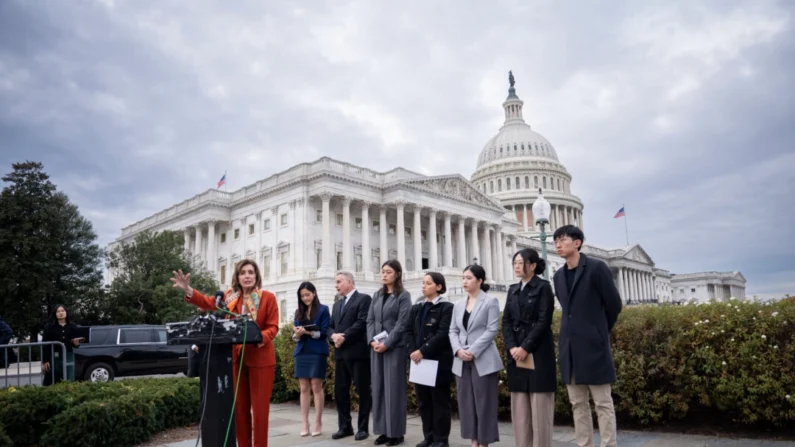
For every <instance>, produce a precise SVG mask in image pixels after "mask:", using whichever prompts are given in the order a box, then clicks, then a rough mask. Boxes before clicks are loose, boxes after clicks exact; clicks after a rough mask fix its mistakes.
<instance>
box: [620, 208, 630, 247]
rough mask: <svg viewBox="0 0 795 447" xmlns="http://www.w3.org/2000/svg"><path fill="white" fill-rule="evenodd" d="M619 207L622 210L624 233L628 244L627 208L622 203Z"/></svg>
mask: <svg viewBox="0 0 795 447" xmlns="http://www.w3.org/2000/svg"><path fill="white" fill-rule="evenodd" d="M621 209H622V210H624V235H625V236H626V238H627V246H629V230H628V229H627V209H626V207H625V206H624V205H621Z"/></svg>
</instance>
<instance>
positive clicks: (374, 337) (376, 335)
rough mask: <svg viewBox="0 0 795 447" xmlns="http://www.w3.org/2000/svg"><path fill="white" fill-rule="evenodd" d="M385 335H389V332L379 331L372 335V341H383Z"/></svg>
mask: <svg viewBox="0 0 795 447" xmlns="http://www.w3.org/2000/svg"><path fill="white" fill-rule="evenodd" d="M387 337H389V334H387V333H386V331H381V333H380V334H375V336H373V341H374V342H376V343H383V341H384V340H386V338H387Z"/></svg>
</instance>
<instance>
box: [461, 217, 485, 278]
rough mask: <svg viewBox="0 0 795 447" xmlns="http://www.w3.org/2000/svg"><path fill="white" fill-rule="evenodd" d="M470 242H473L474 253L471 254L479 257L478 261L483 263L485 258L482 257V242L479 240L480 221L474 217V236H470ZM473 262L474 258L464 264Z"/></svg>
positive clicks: (473, 256)
mask: <svg viewBox="0 0 795 447" xmlns="http://www.w3.org/2000/svg"><path fill="white" fill-rule="evenodd" d="M470 239H471V240H470V243H471V244H472V253H470V255H471V256H472V258H473V259H474V258H478V263H479V264H483V258H481V257H480V242H479V241H478V221H477V220H475V219H472V237H471V238H470ZM471 263H472V259H467V261H466V264H464V266H465V267H466V266H467V265H469V264H471Z"/></svg>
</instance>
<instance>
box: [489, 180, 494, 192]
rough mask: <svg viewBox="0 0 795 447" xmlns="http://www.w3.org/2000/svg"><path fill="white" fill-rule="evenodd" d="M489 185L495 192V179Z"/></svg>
mask: <svg viewBox="0 0 795 447" xmlns="http://www.w3.org/2000/svg"><path fill="white" fill-rule="evenodd" d="M489 187H490V188H491V192H494V180H492V181H490V182H489Z"/></svg>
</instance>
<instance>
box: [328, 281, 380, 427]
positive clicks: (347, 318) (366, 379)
mask: <svg viewBox="0 0 795 447" xmlns="http://www.w3.org/2000/svg"><path fill="white" fill-rule="evenodd" d="M336 287H337V294H338V300H337V302H335V303H334V308H333V309H332V313H331V324H330V325H329V329H328V332H327V335H328V340H329V343H331V344H333V345H334V361H335V363H334V400H335V402H336V403H337V417H338V421H339V431H337V432H336V433H334V434H333V435H331V437H332V439H342V438H344V437H346V436H352V435H353V426H352V425H351V382H353V384H354V386H356V392H357V393H358V395H359V421H358V422H359V424H358V430H357V432H356V438H355V439H356V440H357V441H361V440H363V439H367V437H368V436H369V425H370V408H371V407H372V397H371V391H370V350H369V346H368V343H367V313H368V312H369V311H370V302H371V301H372V298H371V297H370V295H365V294H363V293H359V292H358V291H357V290H356V287H355V285H354V281H353V275H352V274H351V273H349V272H339V273H337V278H336Z"/></svg>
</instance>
